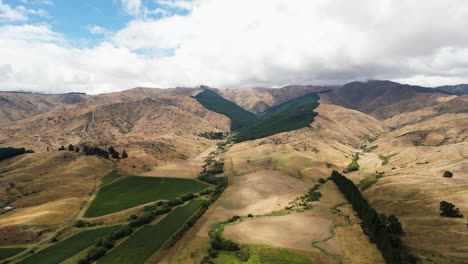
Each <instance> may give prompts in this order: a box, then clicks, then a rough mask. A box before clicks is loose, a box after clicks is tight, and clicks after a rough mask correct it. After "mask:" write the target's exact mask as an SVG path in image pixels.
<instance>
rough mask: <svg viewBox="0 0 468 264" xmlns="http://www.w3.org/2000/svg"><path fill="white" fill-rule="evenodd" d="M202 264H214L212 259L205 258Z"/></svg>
mask: <svg viewBox="0 0 468 264" xmlns="http://www.w3.org/2000/svg"><path fill="white" fill-rule="evenodd" d="M200 264H214V262H213V261H212V260H211V258H210V257H208V256H204V257H203V259H202V260H201V261H200Z"/></svg>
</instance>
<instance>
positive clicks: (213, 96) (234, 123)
mask: <svg viewBox="0 0 468 264" xmlns="http://www.w3.org/2000/svg"><path fill="white" fill-rule="evenodd" d="M194 98H195V99H196V100H197V101H198V102H199V103H200V104H202V105H203V106H204V107H206V108H207V109H209V110H211V111H214V112H216V113H220V114H223V115H226V116H228V117H229V119H230V120H231V131H235V130H238V129H240V128H242V127H245V126H248V125H250V124H252V123H254V122H256V121H257V116H256V115H255V114H253V113H251V112H249V111H247V110H245V109H244V108H242V107H240V106H238V105H237V104H235V103H233V102H231V101H229V100H226V99H224V97H222V96H220V95H219V94H217V93H216V92H213V91H212V90H209V89H205V90H204V91H203V92H201V93H199V94H197V95H196V96H194Z"/></svg>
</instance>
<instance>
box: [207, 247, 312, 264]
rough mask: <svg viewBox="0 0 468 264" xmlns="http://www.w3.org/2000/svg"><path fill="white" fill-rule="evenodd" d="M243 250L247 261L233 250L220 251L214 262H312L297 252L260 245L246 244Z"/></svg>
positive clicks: (263, 263)
mask: <svg viewBox="0 0 468 264" xmlns="http://www.w3.org/2000/svg"><path fill="white" fill-rule="evenodd" d="M242 250H243V251H246V252H249V254H250V256H251V257H250V258H249V260H248V261H247V262H242V261H240V260H239V259H238V258H237V257H236V254H235V252H230V251H221V254H220V255H219V257H218V258H216V259H214V262H215V263H216V264H221V263H222V264H314V263H315V262H313V261H312V260H311V259H310V258H308V257H306V256H303V255H300V254H298V253H295V252H292V251H289V250H285V249H277V248H271V247H268V246H261V245H247V246H245V248H244V247H243V249H242Z"/></svg>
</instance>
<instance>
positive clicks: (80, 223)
mask: <svg viewBox="0 0 468 264" xmlns="http://www.w3.org/2000/svg"><path fill="white" fill-rule="evenodd" d="M84 226H85V222H84V221H83V220H78V221H76V222H75V227H78V228H82V227H84Z"/></svg>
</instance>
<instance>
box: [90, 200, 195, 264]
mask: <svg viewBox="0 0 468 264" xmlns="http://www.w3.org/2000/svg"><path fill="white" fill-rule="evenodd" d="M202 203H203V200H201V199H197V200H192V201H190V202H189V203H188V204H187V205H185V206H180V207H177V208H176V209H174V210H173V211H171V212H170V213H169V214H168V215H167V216H166V217H164V218H163V219H162V220H160V221H159V222H157V223H156V224H154V225H151V224H150V225H145V226H143V227H142V228H141V229H139V230H138V231H137V232H135V233H134V234H132V235H131V236H130V237H129V238H128V239H127V240H125V241H124V242H123V243H122V244H120V245H119V246H117V247H116V248H115V249H113V250H112V251H110V252H109V253H108V254H107V255H106V256H104V257H103V258H102V259H100V260H99V261H98V263H99V264H107V263H108V264H113V263H119V264H140V263H141V264H142V263H145V262H146V261H147V260H148V259H149V258H150V257H151V256H152V255H153V254H154V253H155V252H156V251H158V250H159V249H160V248H161V247H162V246H163V245H164V243H165V242H166V241H167V240H168V239H169V238H171V236H172V235H174V233H175V232H176V231H177V230H178V229H180V228H181V227H182V226H183V225H184V224H185V223H186V222H187V220H188V219H189V218H190V216H192V215H193V214H194V213H195V212H197V211H198V209H200V207H201V205H202Z"/></svg>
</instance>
